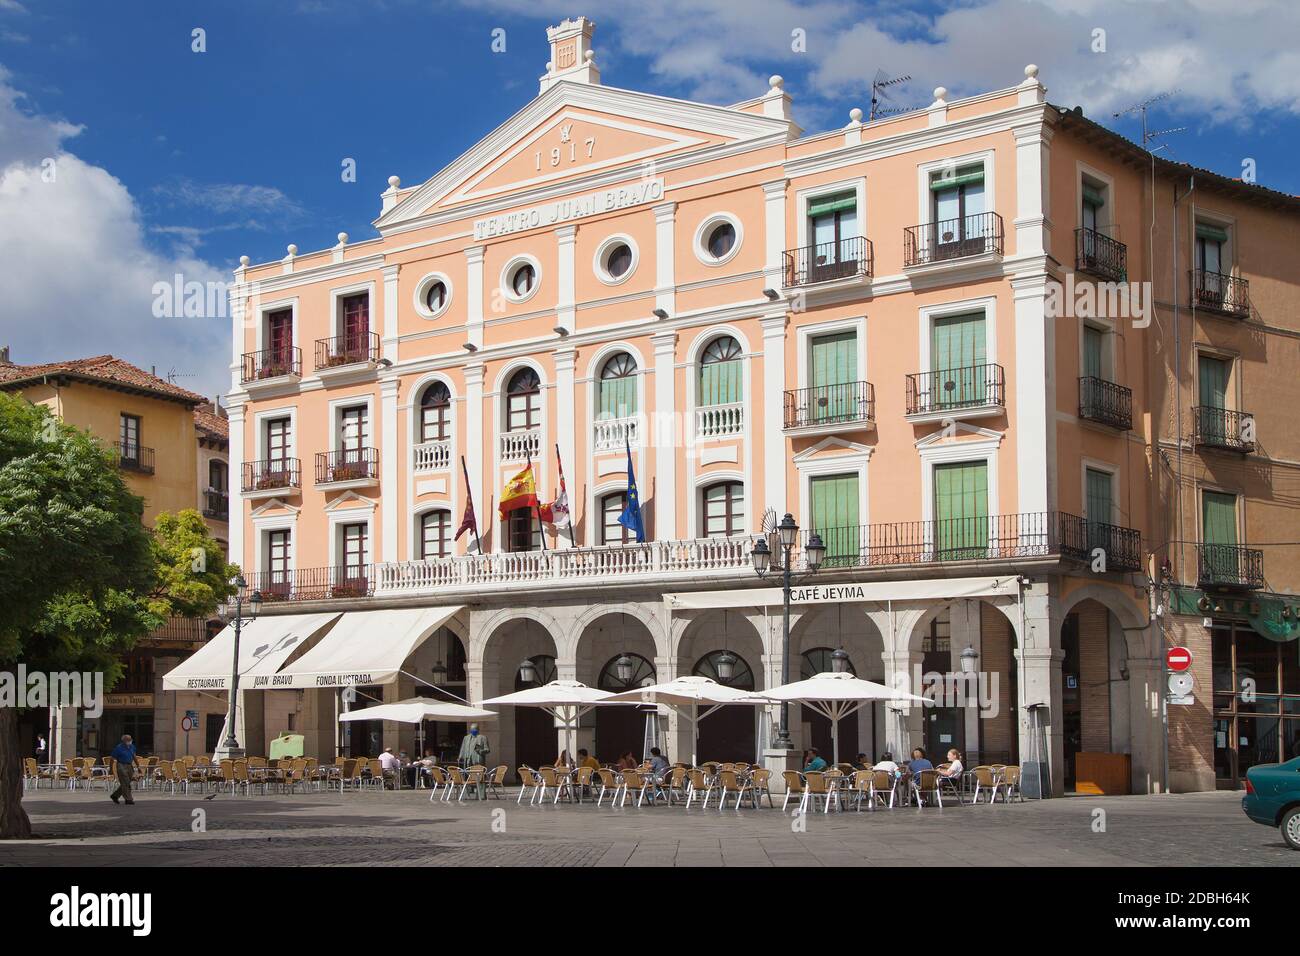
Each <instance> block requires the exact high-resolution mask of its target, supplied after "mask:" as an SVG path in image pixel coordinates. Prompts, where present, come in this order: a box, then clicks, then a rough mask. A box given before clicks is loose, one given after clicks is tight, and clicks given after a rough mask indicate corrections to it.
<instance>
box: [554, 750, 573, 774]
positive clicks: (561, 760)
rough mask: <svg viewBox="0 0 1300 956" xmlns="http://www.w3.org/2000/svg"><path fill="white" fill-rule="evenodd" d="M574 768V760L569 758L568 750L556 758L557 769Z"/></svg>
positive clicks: (561, 752) (562, 751)
mask: <svg viewBox="0 0 1300 956" xmlns="http://www.w3.org/2000/svg"><path fill="white" fill-rule="evenodd" d="M572 766H573V758H572V757H570V756H569V752H568V751H567V750H561V751H560V755H559V756H558V757H556V758H555V769H556V770H567V769H568V768H569V767H572Z"/></svg>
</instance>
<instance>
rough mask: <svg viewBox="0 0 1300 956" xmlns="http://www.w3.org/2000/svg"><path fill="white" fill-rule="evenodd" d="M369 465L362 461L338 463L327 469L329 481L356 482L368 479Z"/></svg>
mask: <svg viewBox="0 0 1300 956" xmlns="http://www.w3.org/2000/svg"><path fill="white" fill-rule="evenodd" d="M369 472H370V465H369V464H368V463H367V462H364V461H356V460H353V461H340V462H336V463H335V464H333V465H332V466H330V469H329V480H330V481H356V480H358V479H361V478H369V477H370V474H369Z"/></svg>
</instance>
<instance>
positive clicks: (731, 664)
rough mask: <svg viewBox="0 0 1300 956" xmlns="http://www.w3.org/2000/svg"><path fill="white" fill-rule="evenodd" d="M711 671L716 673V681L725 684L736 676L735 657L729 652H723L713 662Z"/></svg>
mask: <svg viewBox="0 0 1300 956" xmlns="http://www.w3.org/2000/svg"><path fill="white" fill-rule="evenodd" d="M713 669H714V670H715V671H717V674H718V680H720V681H722V683H724V684H726V683H729V682H730V681H731V679H732V678H733V677H735V676H736V655H734V654H732V653H731V652H730V651H723V652H722V653H721V654H719V655H718V656H717V657H716V658H714V661H713Z"/></svg>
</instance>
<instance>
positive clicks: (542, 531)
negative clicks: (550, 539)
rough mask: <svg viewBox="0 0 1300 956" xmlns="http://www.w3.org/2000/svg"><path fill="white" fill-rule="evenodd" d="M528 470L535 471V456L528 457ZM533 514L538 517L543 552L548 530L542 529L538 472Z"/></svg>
mask: <svg viewBox="0 0 1300 956" xmlns="http://www.w3.org/2000/svg"><path fill="white" fill-rule="evenodd" d="M528 470H529V471H532V470H533V456H532V454H531V453H530V454H529V456H528ZM533 513H534V514H535V515H537V537H538V538H539V539H541V542H542V550H543V551H545V550H546V529H545V528H543V527H542V503H541V501H539V500H538V498H537V472H535V471H533Z"/></svg>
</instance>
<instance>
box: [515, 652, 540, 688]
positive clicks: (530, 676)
mask: <svg viewBox="0 0 1300 956" xmlns="http://www.w3.org/2000/svg"><path fill="white" fill-rule="evenodd" d="M519 680H520V681H521V682H522V683H524V684H535V683H537V665H536V664H534V663H533V659H532V658H531V657H525V658H524V660H523V663H521V664H520V665H519Z"/></svg>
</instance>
